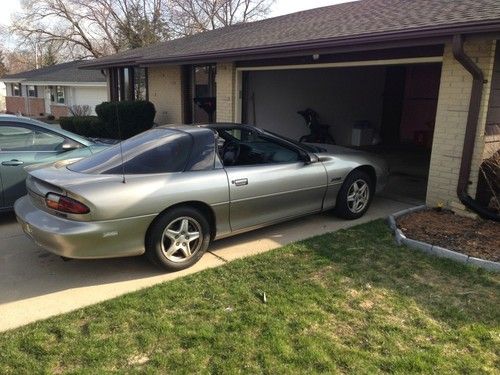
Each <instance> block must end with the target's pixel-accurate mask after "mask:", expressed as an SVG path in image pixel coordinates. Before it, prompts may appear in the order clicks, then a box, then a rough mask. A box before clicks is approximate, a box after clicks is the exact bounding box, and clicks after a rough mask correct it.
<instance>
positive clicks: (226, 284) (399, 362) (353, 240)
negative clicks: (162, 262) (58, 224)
mask: <svg viewBox="0 0 500 375" xmlns="http://www.w3.org/2000/svg"><path fill="white" fill-rule="evenodd" d="M305 220H307V219H305ZM499 285H500V276H499V275H495V274H490V273H487V272H485V271H483V270H478V269H473V268H468V267H466V266H463V265H460V264H456V263H453V262H451V261H446V260H441V259H436V258H431V257H427V256H425V255H423V254H420V253H418V252H414V251H411V250H408V249H406V248H403V247H397V246H395V245H394V241H393V239H392V237H391V234H390V232H389V231H388V229H387V226H386V224H385V223H384V222H382V221H376V222H373V223H370V224H366V225H361V226H358V227H356V228H353V229H349V230H344V231H340V232H337V233H335V234H328V235H324V236H320V237H315V238H312V239H310V240H307V241H303V242H299V243H296V244H293V245H289V246H286V247H284V248H281V249H278V250H275V251H272V252H270V253H267V254H264V255H259V256H256V257H252V258H247V259H244V260H240V261H235V262H232V263H230V264H228V265H225V266H223V267H220V268H216V269H211V270H207V271H204V272H201V273H198V274H196V275H192V276H188V277H185V278H182V279H178V280H175V281H172V282H168V283H165V284H162V285H158V286H155V287H153V288H149V289H146V290H143V291H140V292H137V293H132V294H128V295H126V296H124V297H120V298H116V299H114V300H111V301H108V302H105V303H101V304H98V305H95V306H92V307H89V308H85V309H82V310H78V311H76V312H74V313H70V314H65V315H62V316H58V317H55V318H52V319H49V320H46V321H43V322H39V323H35V324H31V325H29V326H27V327H23V328H21V329H16V330H14V331H10V332H7V333H4V334H0V373H2V374H5V373H16V374H17V373H34V372H46V373H54V372H55V373H59V372H65V371H68V372H79V373H97V372H99V373H102V372H130V373H139V372H141V373H142V372H162V373H172V372H176V373H177V372H178V373H186V374H192V373H200V372H201V373H227V374H233V373H237V372H240V373H270V374H275V373H320V372H323V373H325V372H329V373H330V372H339V373H346V372H348V373H356V374H360V373H377V372H395V373H402V374H407V373H426V374H429V373H457V372H458V373H495V372H496V373H498V371H500V360H499V358H500V309H499V307H500V287H499ZM263 293H265V294H266V296H267V303H264V302H263ZM0 319H1V317H0Z"/></svg>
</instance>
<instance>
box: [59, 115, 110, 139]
mask: <svg viewBox="0 0 500 375" xmlns="http://www.w3.org/2000/svg"><path fill="white" fill-rule="evenodd" d="M59 124H60V125H61V128H63V129H64V130H67V131H70V132H72V133H75V134H79V135H83V136H85V137H93V138H109V134H108V132H107V130H106V126H105V125H104V122H103V121H101V119H99V117H97V116H76V117H61V118H60V119H59Z"/></svg>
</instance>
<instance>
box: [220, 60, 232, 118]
mask: <svg viewBox="0 0 500 375" xmlns="http://www.w3.org/2000/svg"><path fill="white" fill-rule="evenodd" d="M235 77H236V75H235V67H234V64H233V63H218V64H217V78H216V79H217V122H234V121H235V117H234V98H235Z"/></svg>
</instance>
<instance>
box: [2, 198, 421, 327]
mask: <svg viewBox="0 0 500 375" xmlns="http://www.w3.org/2000/svg"><path fill="white" fill-rule="evenodd" d="M408 207H411V204H409V203H405V202H401V201H395V200H391V199H387V198H376V199H375V200H374V202H373V204H372V206H371V208H370V210H369V211H368V213H367V214H366V215H365V216H364V217H363V218H362V219H359V220H356V221H345V220H340V219H338V218H336V217H335V216H333V215H332V214H329V213H324V214H318V215H312V216H307V217H304V218H301V219H297V220H294V221H291V222H288V223H283V224H279V225H274V226H272V227H268V228H264V229H260V230H256V231H253V232H250V233H246V234H243V235H239V236H237V237H233V238H228V239H224V240H220V241H217V242H215V243H214V244H212V246H211V248H210V252H208V253H207V254H205V255H204V257H203V258H202V259H201V260H200V262H198V264H196V265H195V266H194V267H192V268H190V269H187V270H184V271H180V272H176V273H162V272H161V271H159V270H157V269H156V268H155V267H153V266H151V265H150V264H149V263H148V262H147V261H146V260H145V259H144V258H143V257H135V258H122V259H109V260H90V261H89V260H86V261H82V260H72V261H63V260H62V259H61V258H59V257H57V256H55V255H52V254H50V253H48V252H46V251H44V250H42V249H41V248H39V247H38V246H36V245H35V244H34V243H33V242H31V241H30V240H29V239H28V238H26V237H25V236H24V234H23V233H22V231H21V229H20V227H19V225H18V224H17V222H16V221H15V218H14V215H13V214H3V215H2V214H0V331H4V330H7V329H11V328H15V327H18V326H21V325H24V324H27V323H31V322H34V321H36V320H39V319H44V318H48V317H50V316H53V315H57V314H60V313H64V312H68V311H71V310H75V309H77V308H80V307H83V306H88V305H91V304H94V303H97V302H100V301H104V300H107V299H110V298H113V297H116V296H119V295H122V294H125V293H128V292H132V291H136V290H139V289H141V288H144V287H148V286H151V285H154V284H158V283H161V282H164V281H167V280H172V279H175V278H178V277H181V276H184V275H188V274H192V273H195V272H198V271H201V270H204V269H207V268H211V267H217V266H220V265H222V264H224V263H226V262H229V261H232V260H234V259H238V258H242V257H245V256H249V255H254V254H258V253H261V252H265V251H268V250H271V249H274V248H277V247H280V246H283V245H285V244H288V243H290V242H294V241H298V240H301V239H304V238H307V237H311V236H315V235H318V234H323V233H327V232H332V231H336V230H339V229H342V228H347V227H350V226H354V225H357V224H360V223H363V222H368V221H371V220H374V219H377V218H383V217H387V216H388V215H389V214H390V213H393V212H396V211H399V210H402V209H405V208H408Z"/></svg>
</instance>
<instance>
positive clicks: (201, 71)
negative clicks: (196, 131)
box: [192, 64, 217, 123]
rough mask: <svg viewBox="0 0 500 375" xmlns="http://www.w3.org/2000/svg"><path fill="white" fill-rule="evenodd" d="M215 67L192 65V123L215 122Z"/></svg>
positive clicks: (212, 65)
mask: <svg viewBox="0 0 500 375" xmlns="http://www.w3.org/2000/svg"><path fill="white" fill-rule="evenodd" d="M216 74H217V67H216V65H214V64H211V65H195V66H193V108H192V113H193V120H194V123H205V122H215V121H216V120H215V105H216V92H217V88H216V85H217V84H216V79H215V77H216Z"/></svg>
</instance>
